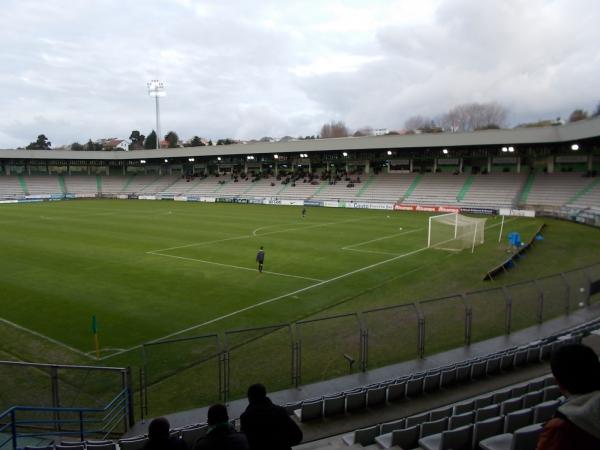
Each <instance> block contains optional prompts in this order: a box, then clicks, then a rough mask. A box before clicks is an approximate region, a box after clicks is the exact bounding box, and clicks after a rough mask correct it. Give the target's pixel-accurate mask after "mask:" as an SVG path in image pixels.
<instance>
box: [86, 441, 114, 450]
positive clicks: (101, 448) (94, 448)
mask: <svg viewBox="0 0 600 450" xmlns="http://www.w3.org/2000/svg"><path fill="white" fill-rule="evenodd" d="M86 450H117V444H115V443H114V442H107V443H105V444H91V443H89V442H88V443H87V444H86Z"/></svg>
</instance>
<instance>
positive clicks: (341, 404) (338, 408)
mask: <svg viewBox="0 0 600 450" xmlns="http://www.w3.org/2000/svg"><path fill="white" fill-rule="evenodd" d="M345 410H346V397H345V396H344V395H341V394H340V395H332V396H326V397H323V417H331V416H335V415H337V414H344V412H345Z"/></svg>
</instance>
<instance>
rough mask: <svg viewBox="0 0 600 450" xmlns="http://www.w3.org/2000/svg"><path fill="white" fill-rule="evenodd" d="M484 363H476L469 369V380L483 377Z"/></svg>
mask: <svg viewBox="0 0 600 450" xmlns="http://www.w3.org/2000/svg"><path fill="white" fill-rule="evenodd" d="M485 367H486V361H477V362H474V363H473V366H472V367H471V378H482V377H484V376H485V374H486V372H485Z"/></svg>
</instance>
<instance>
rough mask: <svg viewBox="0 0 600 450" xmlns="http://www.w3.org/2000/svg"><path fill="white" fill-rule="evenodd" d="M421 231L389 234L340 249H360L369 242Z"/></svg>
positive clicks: (419, 229) (418, 229)
mask: <svg viewBox="0 0 600 450" xmlns="http://www.w3.org/2000/svg"><path fill="white" fill-rule="evenodd" d="M421 230H423V228H417V229H415V230H410V231H404V232H402V233H396V234H389V235H387V236H382V237H379V238H376V239H371V240H370V241H364V242H359V243H358V244H352V245H346V246H345V247H342V250H351V249H352V247H360V246H361V245H365V244H370V243H371V242H377V241H383V240H385V239H391V238H393V237H397V236H403V235H405V234H410V233H415V232H417V231H421Z"/></svg>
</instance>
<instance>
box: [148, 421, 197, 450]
mask: <svg viewBox="0 0 600 450" xmlns="http://www.w3.org/2000/svg"><path fill="white" fill-rule="evenodd" d="M169 428H170V424H169V421H168V420H167V419H165V418H164V417H159V418H157V419H154V420H153V421H152V422H150V425H149V426H148V442H147V443H146V445H145V446H144V450H187V445H185V442H183V441H182V440H181V439H178V438H175V437H170V436H169Z"/></svg>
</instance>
